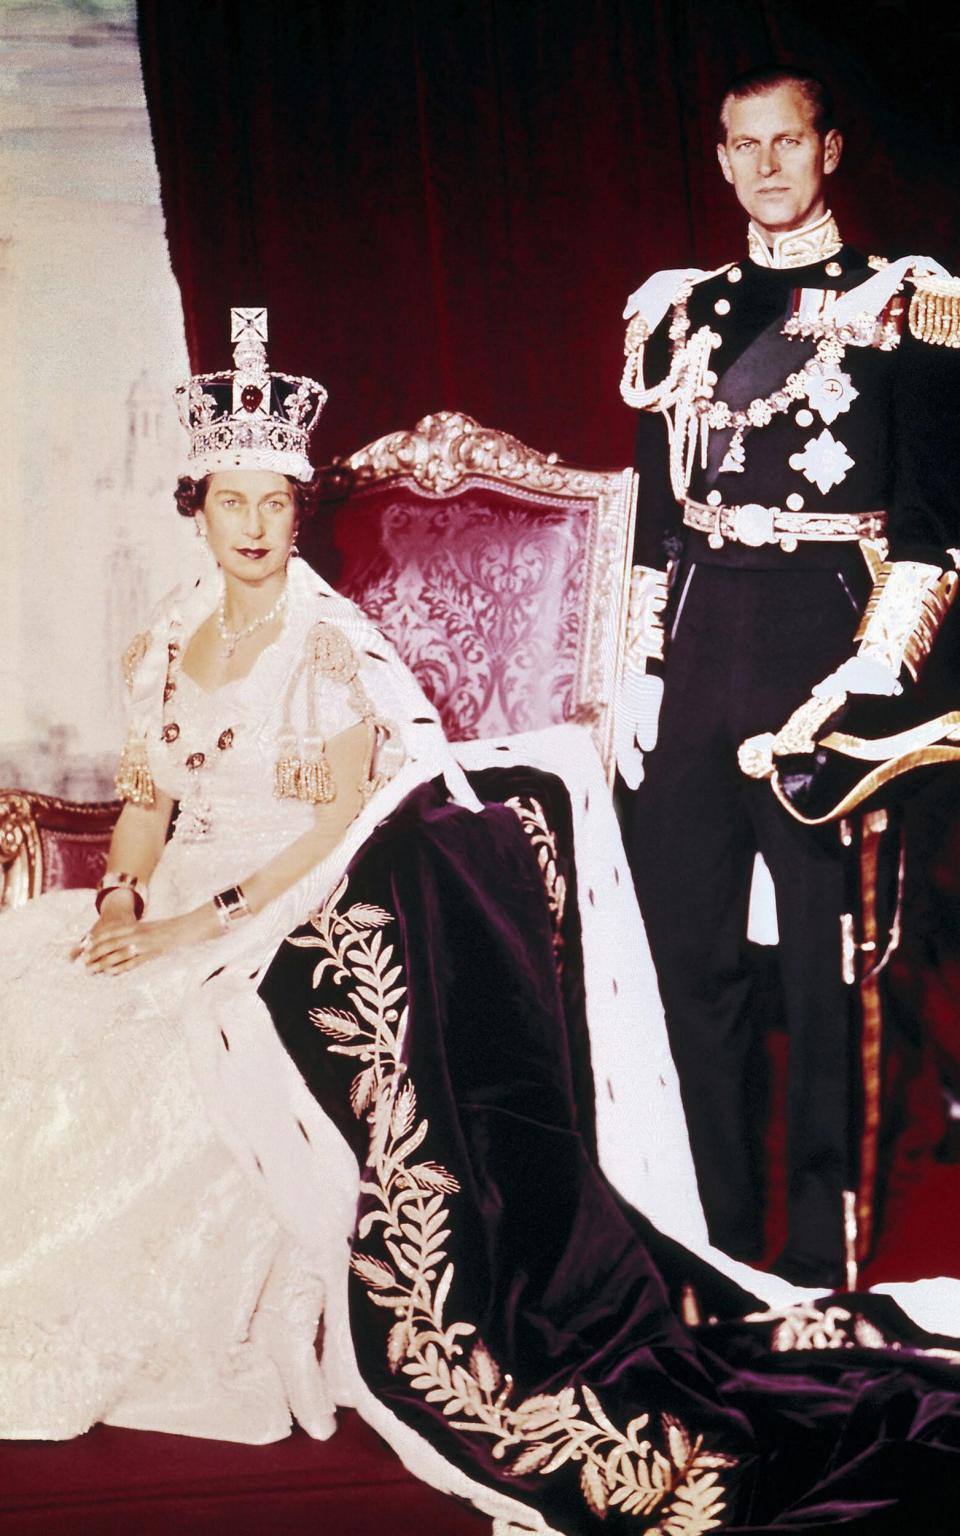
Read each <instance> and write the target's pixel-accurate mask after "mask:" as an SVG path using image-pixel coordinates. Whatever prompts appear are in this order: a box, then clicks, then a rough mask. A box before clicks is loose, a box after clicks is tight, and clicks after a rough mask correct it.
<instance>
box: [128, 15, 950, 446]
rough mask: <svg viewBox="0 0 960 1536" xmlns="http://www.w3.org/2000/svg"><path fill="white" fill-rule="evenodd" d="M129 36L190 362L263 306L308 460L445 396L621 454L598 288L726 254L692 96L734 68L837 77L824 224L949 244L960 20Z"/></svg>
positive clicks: (617, 331)
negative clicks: (304, 407) (301, 401)
mask: <svg viewBox="0 0 960 1536" xmlns="http://www.w3.org/2000/svg"><path fill="white" fill-rule="evenodd" d="M140 39H141V49H142V56H143V68H144V78H145V83H146V91H147V101H148V105H149V109H150V116H151V122H152V125H153V133H154V140H155V144H156V152H157V161H158V165H159V169H160V180H161V191H162V197H163V207H164V213H165V216H166V222H167V233H168V238H169V243H170V251H171V258H172V262H173V268H174V272H175V274H176V277H177V279H178V281H179V284H180V289H181V293H182V295H183V304H184V310H185V314H186V321H187V337H188V343H189V347H190V354H191V361H192V363H193V365H194V366H195V367H203V368H214V367H220V366H223V365H226V364H227V363H228V362H229V357H230V353H229V337H228V329H227V310H228V308H229V306H230V305H232V304H262V303H263V304H267V305H268V306H269V309H270V324H271V332H272V344H271V357H272V359H273V360H274V362H275V364H276V366H278V367H283V368H286V369H289V370H292V371H304V372H307V373H311V374H313V375H314V376H315V377H317V378H319V379H321V380H323V381H324V382H325V383H326V384H327V386H328V387H329V389H330V393H331V401H330V405H329V407H328V409H327V413H326V416H325V418H324V420H323V423H322V425H321V429H320V432H319V436H318V445H317V452H318V455H319V457H321V458H329V457H331V456H332V455H333V454H335V453H342V452H348V451H350V450H352V449H353V448H356V447H358V446H360V445H361V444H362V443H365V442H368V441H369V440H370V439H372V438H374V437H376V436H378V435H379V434H380V433H383V432H386V431H390V430H392V429H395V428H397V427H401V426H412V425H413V423H414V422H415V421H416V420H417V418H418V417H419V416H421V415H423V414H424V413H425V412H427V411H431V410H438V409H443V408H448V409H449V408H456V409H461V410H466V411H468V412H470V413H471V414H472V415H474V416H476V417H478V418H479V419H480V420H481V421H483V422H484V423H485V424H487V425H491V426H499V427H503V428H505V429H507V430H508V431H511V432H513V433H515V434H516V435H518V436H520V437H522V438H524V439H525V440H526V441H527V442H529V443H531V444H533V445H535V446H537V447H540V448H543V449H555V450H557V451H558V452H559V453H560V454H561V455H562V456H563V457H564V458H569V459H573V460H579V461H581V462H591V463H603V464H614V463H621V462H626V461H627V459H628V458H629V455H630V445H631V435H632V422H631V419H630V413H629V412H628V411H627V410H626V409H625V408H624V407H623V406H622V405H621V404H620V400H619V396H618V393H617V383H618V380H619V375H620V368H621V344H622V324H621V321H620V313H621V310H622V307H623V301H624V298H625V297H626V295H627V293H628V292H630V290H631V289H632V288H634V287H636V286H637V284H638V283H639V282H640V281H641V280H642V278H643V277H644V276H645V275H647V274H648V273H649V272H650V271H651V270H652V269H654V268H656V267H660V266H680V265H685V264H689V263H691V262H695V263H697V264H700V265H707V266H710V265H715V264H717V263H719V262H720V261H722V260H725V259H729V258H730V256H731V255H735V254H737V253H738V252H739V250H740V249H741V248H742V244H743V229H742V221H741V218H740V216H739V213H738V211H737V210H736V208H735V206H734V205H733V203H732V200H731V195H730V192H729V189H728V188H727V187H726V185H725V184H724V183H723V182H722V180H721V178H720V174H719V171H718V169H717V165H716V157H715V150H714V145H715V139H716V134H715V129H714V114H715V110H716V105H717V97H718V95H719V92H720V90H721V89H722V86H723V84H724V82H725V81H726V79H727V78H728V77H729V75H730V74H731V73H733V72H735V71H737V70H739V69H741V68H745V67H747V66H749V65H751V64H755V63H767V62H772V61H778V62H779V61H784V62H801V63H806V64H807V65H809V67H812V68H814V69H817V70H819V71H821V72H822V73H824V74H826V75H827V77H828V78H829V79H830V80H831V82H832V83H833V85H834V87H835V89H836V91H837V93H838V96H839V98H840V100H841V104H842V117H843V123H844V127H845V128H846V130H847V134H848V147H847V154H846V158H845V164H844V166H843V167H842V169H841V172H840V174H839V175H838V177H837V183H836V196H835V198H834V206H835V210H836V211H837V213H838V215H840V216H841V218H842V224H843V226H844V229H845V231H846V232H847V233H848V238H850V239H852V240H854V241H855V242H856V243H858V244H860V245H863V246H866V247H867V248H868V249H869V250H870V251H879V252H882V253H884V254H900V253H904V252H914V251H926V252H930V253H931V254H933V255H936V256H938V257H940V259H942V260H944V261H945V262H946V263H947V264H953V263H955V261H956V259H957V256H958V247H960V240H958V233H957V230H958V214H960V184H958V179H957V177H956V174H955V167H956V151H957V147H958V142H960V132H958V115H957V107H956V97H955V92H956V85H955V75H956V62H955V61H956V58H957V56H958V43H960V21H958V19H957V15H956V13H955V12H950V13H947V12H944V13H943V19H941V12H940V8H939V7H933V6H929V5H923V4H917V3H916V0H869V3H864V0H829V3H827V0H810V3H780V4H778V3H772V0H286V3H283V4H281V3H276V4H266V3H250V4H247V3H244V0H203V3H201V4H197V3H196V0H140Z"/></svg>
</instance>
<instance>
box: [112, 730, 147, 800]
mask: <svg viewBox="0 0 960 1536" xmlns="http://www.w3.org/2000/svg"><path fill="white" fill-rule="evenodd" d="M114 784H115V785H116V788H117V794H118V795H119V796H120V799H121V800H127V801H129V802H130V803H131V805H142V806H145V807H146V809H147V810H150V809H152V807H153V806H154V804H155V803H156V796H155V792H154V785H153V775H152V774H151V772H150V764H149V763H148V761H147V743H146V741H145V740H144V738H143V737H142V736H134V735H132V734H131V735H130V736H128V737H127V741H126V745H125V746H124V749H123V751H122V752H121V754H120V766H119V768H118V769H117V773H116V778H115V779H114Z"/></svg>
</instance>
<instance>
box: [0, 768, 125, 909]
mask: <svg viewBox="0 0 960 1536" xmlns="http://www.w3.org/2000/svg"><path fill="white" fill-rule="evenodd" d="M119 814H120V802H119V800H100V801H74V800H59V799H57V798H56V797H55V796H53V795H39V794H34V793H33V792H31V791H29V790H0V909H2V908H3V907H18V906H21V905H22V904H23V902H25V901H28V900H30V899H31V898H32V897H34V896H40V895H42V894H43V892H45V891H52V890H73V889H75V888H77V887H79V886H95V885H96V883H97V881H98V880H99V879H100V876H101V875H102V874H103V871H104V869H105V868H106V864H107V852H108V850H109V847H110V837H111V834H112V832H113V827H114V823H115V821H116V819H117V817H118V816H119Z"/></svg>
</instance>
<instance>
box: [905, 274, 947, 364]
mask: <svg viewBox="0 0 960 1536" xmlns="http://www.w3.org/2000/svg"><path fill="white" fill-rule="evenodd" d="M913 281H914V283H915V285H916V292H915V293H914V295H913V298H912V299H911V300H910V317H909V318H910V331H911V334H912V335H914V336H916V338H917V340H918V341H926V342H929V344H930V345H931V346H934V347H960V277H917V278H914V280H913Z"/></svg>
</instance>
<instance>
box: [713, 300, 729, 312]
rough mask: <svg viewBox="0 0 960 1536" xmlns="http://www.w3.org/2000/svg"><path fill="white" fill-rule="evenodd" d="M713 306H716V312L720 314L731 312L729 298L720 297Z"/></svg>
mask: <svg viewBox="0 0 960 1536" xmlns="http://www.w3.org/2000/svg"><path fill="white" fill-rule="evenodd" d="M713 308H714V312H715V313H716V314H718V315H729V313H730V300H729V299H718V300H717V302H716V304H714V306H713Z"/></svg>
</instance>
